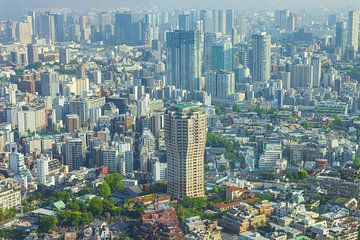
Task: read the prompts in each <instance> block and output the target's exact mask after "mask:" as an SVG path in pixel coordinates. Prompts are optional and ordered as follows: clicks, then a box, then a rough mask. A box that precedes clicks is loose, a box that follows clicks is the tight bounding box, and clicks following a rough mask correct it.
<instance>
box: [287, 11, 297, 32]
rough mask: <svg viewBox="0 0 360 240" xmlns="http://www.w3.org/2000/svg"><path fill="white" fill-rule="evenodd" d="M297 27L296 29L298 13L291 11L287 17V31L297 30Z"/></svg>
mask: <svg viewBox="0 0 360 240" xmlns="http://www.w3.org/2000/svg"><path fill="white" fill-rule="evenodd" d="M295 29H296V15H295V14H294V13H290V14H289V16H288V18H287V23H286V31H287V32H295Z"/></svg>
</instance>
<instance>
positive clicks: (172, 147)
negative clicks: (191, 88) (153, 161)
mask: <svg viewBox="0 0 360 240" xmlns="http://www.w3.org/2000/svg"><path fill="white" fill-rule="evenodd" d="M165 144H166V152H167V163H168V170H167V175H168V176H167V179H168V194H169V195H170V196H171V197H173V198H176V199H179V198H183V197H185V196H188V197H203V196H204V194H205V192H204V154H205V144H206V113H205V112H204V111H203V110H201V109H200V108H199V107H198V106H197V105H194V104H186V103H183V104H176V105H173V106H172V107H171V108H169V109H168V110H167V111H166V113H165Z"/></svg>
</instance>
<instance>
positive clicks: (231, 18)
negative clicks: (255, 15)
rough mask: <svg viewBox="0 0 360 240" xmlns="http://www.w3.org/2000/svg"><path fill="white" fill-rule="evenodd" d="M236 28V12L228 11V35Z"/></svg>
mask: <svg viewBox="0 0 360 240" xmlns="http://www.w3.org/2000/svg"><path fill="white" fill-rule="evenodd" d="M233 27H234V10H233V9H227V10H226V34H229V35H230V34H231V33H232V31H233Z"/></svg>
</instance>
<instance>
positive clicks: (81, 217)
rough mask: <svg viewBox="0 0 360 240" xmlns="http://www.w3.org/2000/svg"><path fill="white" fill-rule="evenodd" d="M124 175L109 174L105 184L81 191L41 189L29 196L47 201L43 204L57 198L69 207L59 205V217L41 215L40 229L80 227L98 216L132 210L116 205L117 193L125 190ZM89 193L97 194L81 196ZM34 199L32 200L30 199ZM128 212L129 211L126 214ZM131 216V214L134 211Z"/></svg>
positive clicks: (118, 214)
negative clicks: (49, 192) (84, 197)
mask: <svg viewBox="0 0 360 240" xmlns="http://www.w3.org/2000/svg"><path fill="white" fill-rule="evenodd" d="M122 180H123V178H122V176H121V175H120V174H119V173H113V174H108V175H107V176H106V177H105V178H104V181H103V183H102V184H101V185H99V186H98V187H97V188H96V189H93V188H85V189H83V190H82V191H80V192H79V193H78V194H72V193H70V192H67V191H61V192H54V193H52V194H50V196H47V193H45V194H41V193H37V194H36V195H34V196H31V197H30V198H29V199H27V201H28V202H30V201H39V200H42V201H43V206H44V207H46V206H49V205H52V204H53V203H54V202H57V201H63V202H64V203H65V206H66V208H65V209H62V210H60V209H57V210H56V211H57V213H58V215H57V216H58V217H55V216H41V217H40V218H39V219H38V226H39V228H38V231H39V232H42V233H47V232H49V231H54V230H55V229H56V228H57V227H58V226H60V227H79V226H83V225H87V224H89V223H90V222H91V221H93V220H94V219H104V220H105V219H114V218H115V219H116V218H118V217H120V216H122V215H126V214H128V210H129V209H125V208H124V209H123V208H121V207H120V206H116V205H115V203H114V200H113V197H112V196H113V195H114V194H118V193H120V192H122V191H123V188H124V186H123V183H122ZM86 194H88V195H89V196H90V195H95V196H93V197H91V198H88V199H85V200H84V199H80V198H79V197H81V196H85V195H86ZM29 200H30V201H29ZM126 216H128V215H126ZM130 217H131V214H130Z"/></svg>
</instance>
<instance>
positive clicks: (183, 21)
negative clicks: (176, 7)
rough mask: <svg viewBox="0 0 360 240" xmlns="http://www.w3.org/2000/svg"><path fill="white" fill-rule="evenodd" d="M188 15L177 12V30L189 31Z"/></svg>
mask: <svg viewBox="0 0 360 240" xmlns="http://www.w3.org/2000/svg"><path fill="white" fill-rule="evenodd" d="M190 28H191V26H190V15H189V14H179V30H183V31H190Z"/></svg>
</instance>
